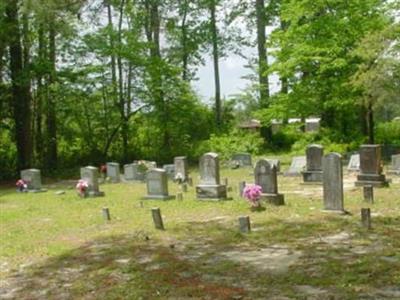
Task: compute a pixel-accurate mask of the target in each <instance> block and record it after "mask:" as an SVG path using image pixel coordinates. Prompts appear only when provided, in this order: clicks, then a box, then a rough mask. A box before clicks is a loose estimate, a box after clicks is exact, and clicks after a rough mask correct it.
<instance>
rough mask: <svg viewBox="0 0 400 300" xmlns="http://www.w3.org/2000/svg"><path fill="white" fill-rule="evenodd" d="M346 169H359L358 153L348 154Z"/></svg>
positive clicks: (356, 170) (350, 170)
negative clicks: (348, 159)
mask: <svg viewBox="0 0 400 300" xmlns="http://www.w3.org/2000/svg"><path fill="white" fill-rule="evenodd" d="M347 171H349V172H359V171H360V154H352V155H351V156H350V161H349V164H348V165H347Z"/></svg>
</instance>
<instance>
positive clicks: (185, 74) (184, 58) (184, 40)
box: [180, 0, 189, 81]
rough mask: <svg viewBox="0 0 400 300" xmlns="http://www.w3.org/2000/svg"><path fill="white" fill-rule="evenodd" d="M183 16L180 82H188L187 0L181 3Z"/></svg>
mask: <svg viewBox="0 0 400 300" xmlns="http://www.w3.org/2000/svg"><path fill="white" fill-rule="evenodd" d="M180 5H182V6H183V15H182V23H181V47H182V80H183V81H188V59H189V57H188V56H189V55H188V50H187V31H186V19H187V12H188V3H187V0H184V1H183V4H182V3H180Z"/></svg>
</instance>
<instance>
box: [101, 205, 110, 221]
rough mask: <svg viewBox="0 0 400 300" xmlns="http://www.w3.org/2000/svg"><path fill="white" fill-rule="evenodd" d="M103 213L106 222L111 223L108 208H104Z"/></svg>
mask: <svg viewBox="0 0 400 300" xmlns="http://www.w3.org/2000/svg"><path fill="white" fill-rule="evenodd" d="M102 212H103V218H104V220H106V221H110V220H111V216H110V210H109V209H108V208H107V207H103V209H102Z"/></svg>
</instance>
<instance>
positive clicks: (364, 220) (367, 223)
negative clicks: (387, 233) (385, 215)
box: [361, 208, 371, 229]
mask: <svg viewBox="0 0 400 300" xmlns="http://www.w3.org/2000/svg"><path fill="white" fill-rule="evenodd" d="M361 225H362V226H363V227H364V228H367V229H371V209H370V208H361Z"/></svg>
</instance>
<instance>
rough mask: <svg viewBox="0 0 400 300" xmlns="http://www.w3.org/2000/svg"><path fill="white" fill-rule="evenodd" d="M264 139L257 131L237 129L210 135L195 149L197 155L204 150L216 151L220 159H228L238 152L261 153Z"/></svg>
mask: <svg viewBox="0 0 400 300" xmlns="http://www.w3.org/2000/svg"><path fill="white" fill-rule="evenodd" d="M263 145H264V140H263V139H262V138H261V137H260V135H259V134H258V133H248V132H241V131H239V130H237V129H235V130H233V131H232V132H230V133H228V134H222V135H215V134H213V135H211V137H210V139H209V140H206V141H204V142H201V143H200V145H199V147H198V149H197V151H196V155H197V157H200V156H201V155H203V154H204V153H206V152H216V153H218V154H219V156H220V159H221V160H225V161H227V160H229V159H231V157H232V155H233V154H235V153H238V152H247V153H251V154H254V155H258V154H260V153H261V150H262V149H263Z"/></svg>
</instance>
